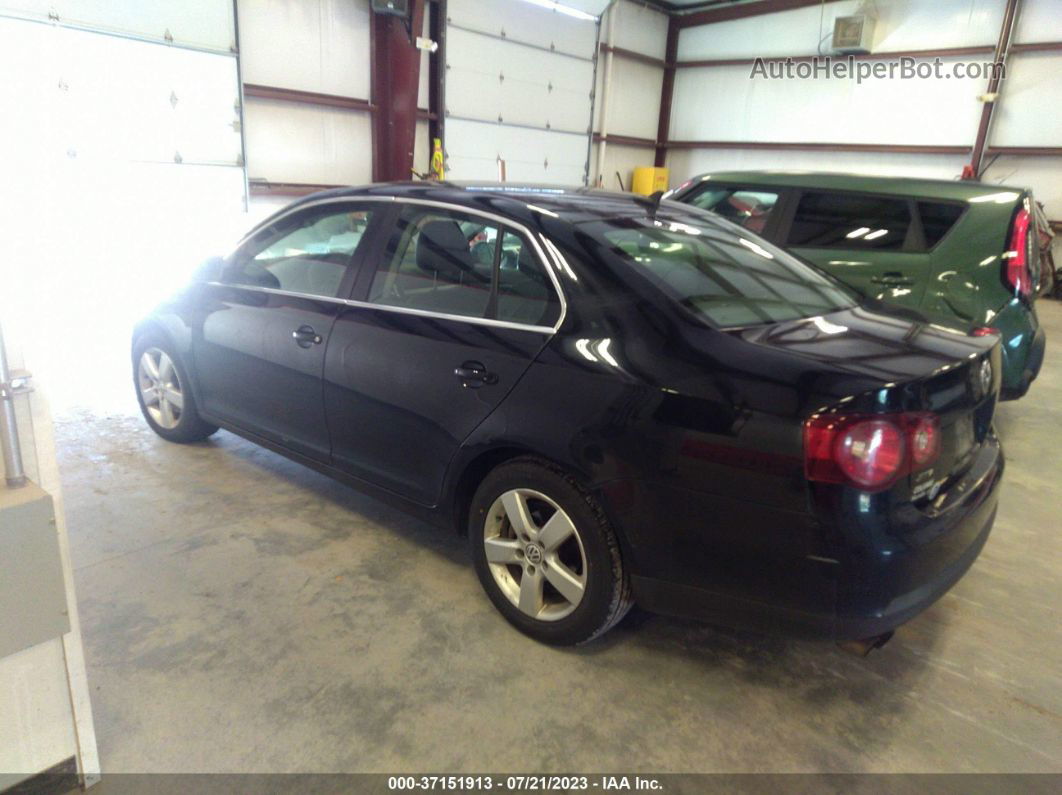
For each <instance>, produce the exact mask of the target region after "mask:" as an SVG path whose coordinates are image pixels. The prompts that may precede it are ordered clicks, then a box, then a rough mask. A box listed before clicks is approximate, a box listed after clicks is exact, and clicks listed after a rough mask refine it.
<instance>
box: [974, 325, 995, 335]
mask: <svg viewBox="0 0 1062 795" xmlns="http://www.w3.org/2000/svg"><path fill="white" fill-rule="evenodd" d="M993 334H995V335H996V336H997V337H998V336H999V329H997V328H996V327H995V326H978V327H977V328H975V329H974V330H973V331H971V332H970V336H971V337H989V336H991V335H993Z"/></svg>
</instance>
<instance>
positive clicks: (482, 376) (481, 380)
mask: <svg viewBox="0 0 1062 795" xmlns="http://www.w3.org/2000/svg"><path fill="white" fill-rule="evenodd" d="M454 375H456V376H457V377H458V378H460V379H461V386H464V387H469V388H472V389H477V388H479V387H481V386H483V385H484V384H496V383H498V376H497V375H495V374H494V373H491V372H489V371H488V370H487V368H486V367H484V366H483V365H482V364H481V363H480V362H465V363H464V364H462V365H461V366H460V367H455V368H454Z"/></svg>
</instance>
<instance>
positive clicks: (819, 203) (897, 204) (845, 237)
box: [787, 192, 911, 251]
mask: <svg viewBox="0 0 1062 795" xmlns="http://www.w3.org/2000/svg"><path fill="white" fill-rule="evenodd" d="M910 226H911V211H910V208H909V206H908V202H907V200H906V199H892V198H882V197H878V196H863V195H860V194H856V193H818V192H807V193H805V194H804V195H803V196H801V197H800V203H799V204H798V205H797V208H796V213H795V215H794V216H793V225H792V227H791V228H790V230H789V239H788V241H787V245H790V246H797V247H800V246H806V247H808V248H843V249H864V250H875V251H899V250H900V249H902V248H903V244H904V241H905V240H906V239H907V231H908V229H909V228H910Z"/></svg>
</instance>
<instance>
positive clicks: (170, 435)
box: [133, 333, 218, 442]
mask: <svg viewBox="0 0 1062 795" xmlns="http://www.w3.org/2000/svg"><path fill="white" fill-rule="evenodd" d="M133 362H134V364H133V380H134V382H135V384H136V399H137V402H138V403H139V404H140V411H141V412H142V413H143V414H144V419H145V420H147V423H148V425H150V426H151V429H152V430H153V431H154V432H155V433H157V434H158V435H159V436H161V437H162V438H163V439H166V440H167V441H170V442H197V441H200V440H202V439H206V438H207V437H208V436H210V435H211V434H212V433H214V432H216V431H217V429H218V428H217V426H216V425H211V424H210V423H208V422H205V421H204V420H203V419H202V418H201V417H200V416H199V412H198V410H197V409H196V405H195V398H194V397H193V396H192V392H191V390H190V389H189V388H188V384H189V379H188V371H187V370H186V369H185V367H184V364H183V363H182V362H181V360H180V357H179V356H177V354H176V352H175V351H174V350H173V348H172V345H171V344H170V342H169V341H168V340H166V339H165V338H163V337H162V335H161V334H157V333H148V334H145V335H144V336H143V337H140V338H139V339H138V340H137V341H136V344H135V345H134V347H133Z"/></svg>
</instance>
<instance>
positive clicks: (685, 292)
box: [580, 216, 856, 328]
mask: <svg viewBox="0 0 1062 795" xmlns="http://www.w3.org/2000/svg"><path fill="white" fill-rule="evenodd" d="M580 228H581V230H583V231H586V232H588V233H589V234H590V235H591V236H592V237H594V238H597V239H599V240H602V241H604V243H605V246H606V247H607V249H608V250H609V252H610V253H611V254H612V255H614V256H619V257H621V258H622V259H624V260H625V261H626V262H627V263H628V264H629V266H630V267H633V268H634V269H636V270H637V271H639V272H641V273H643V274H646V275H648V276H649V277H650V278H651V279H652V281H653V282H655V283H656V284H657V285H658V286H659V287H660V288H661V289H662V290H663V291H664V292H666V293H667V294H669V295H670V296H672V297H673V298H674V299H675V300H676V301H678V302H679V303H681V304H682V305H683V306H685V307H686V308H687V309H689V310H691V311H692V312H694V313H696V314H698V315H700V316H702V317H704V318H706V319H707V320H709V321H710V322H711V323H713V324H714V325H716V326H719V327H722V328H728V327H736V326H748V325H757V324H762V323H774V322H779V321H783V320H792V319H796V318H802V317H812V316H815V315H821V314H826V313H828V312H833V311H836V310H837V309H841V308H844V307H849V306H853V305H854V304H855V303H856V302H855V299H854V295H853V293H851V292H850V291H849V290H847V289H846V288H844V287H843V286H841V285H840V284H839V283H838V282H835V281H834V280H832V279H830V278H829V277H827V276H825V275H824V274H822V273H820V272H819V271H817V270H815V269H814V268H812V267H810V266H808V265H805V264H804V263H802V262H800V261H799V260H797V259H795V258H794V257H792V256H791V255H789V254H787V253H786V252H784V251H782V250H781V249H779V248H777V247H775V246H772V245H770V244H769V243H766V242H764V241H762V240H760V239H758V238H757V239H752V238H751V236H750V238H745V237H741V236H740V235H736V234H733V233H730V232H728V231H725V230H723V229H719V228H717V227H715V226H714V225H712V224H710V223H705V222H704V221H703V220H701V219H698V218H696V217H692V216H687V217H684V218H682V220H657V219H649V218H619V219H614V220H611V221H600V222H594V223H590V224H584V225H581V226H580Z"/></svg>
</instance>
